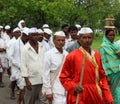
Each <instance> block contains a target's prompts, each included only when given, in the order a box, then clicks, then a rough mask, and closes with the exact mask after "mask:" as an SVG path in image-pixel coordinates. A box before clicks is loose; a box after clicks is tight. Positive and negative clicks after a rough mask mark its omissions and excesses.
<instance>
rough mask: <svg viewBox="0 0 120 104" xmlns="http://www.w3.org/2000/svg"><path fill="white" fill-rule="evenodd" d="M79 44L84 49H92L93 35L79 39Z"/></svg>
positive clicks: (82, 36) (84, 35)
mask: <svg viewBox="0 0 120 104" xmlns="http://www.w3.org/2000/svg"><path fill="white" fill-rule="evenodd" d="M79 42H80V44H81V46H82V47H84V48H90V46H91V45H92V42H93V34H92V33H90V34H83V35H81V36H80V37H79Z"/></svg>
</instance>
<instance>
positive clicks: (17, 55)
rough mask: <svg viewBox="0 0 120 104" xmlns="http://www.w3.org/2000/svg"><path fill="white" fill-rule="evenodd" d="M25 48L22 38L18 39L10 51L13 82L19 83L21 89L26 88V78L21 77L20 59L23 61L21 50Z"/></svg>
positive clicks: (11, 78)
mask: <svg viewBox="0 0 120 104" xmlns="http://www.w3.org/2000/svg"><path fill="white" fill-rule="evenodd" d="M23 47H24V44H23V42H22V40H21V38H18V39H17V40H16V41H15V42H14V44H13V45H12V46H11V50H10V51H9V55H10V59H11V63H12V66H11V76H10V80H11V81H15V80H16V81H17V85H18V87H19V88H20V89H23V87H24V84H23V83H24V78H23V77H22V75H21V71H20V59H21V50H22V48H23Z"/></svg>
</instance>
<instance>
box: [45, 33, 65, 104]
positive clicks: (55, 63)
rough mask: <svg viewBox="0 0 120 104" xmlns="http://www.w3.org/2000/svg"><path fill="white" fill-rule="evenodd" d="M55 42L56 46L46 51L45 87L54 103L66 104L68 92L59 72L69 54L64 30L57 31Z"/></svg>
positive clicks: (47, 94)
mask: <svg viewBox="0 0 120 104" xmlns="http://www.w3.org/2000/svg"><path fill="white" fill-rule="evenodd" d="M53 42H54V44H55V47H54V48H52V49H51V50H49V51H48V52H46V53H45V59H44V66H43V68H44V74H43V89H44V90H45V93H46V96H47V98H48V100H49V101H50V102H52V104H66V92H65V89H64V88H63V87H62V85H61V83H60V81H59V73H60V71H61V67H62V64H63V62H64V59H65V57H66V55H67V52H66V51H65V50H63V46H64V44H65V34H64V32H63V31H59V32H56V33H55V35H54V37H53Z"/></svg>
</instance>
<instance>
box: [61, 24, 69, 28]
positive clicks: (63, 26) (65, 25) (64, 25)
mask: <svg viewBox="0 0 120 104" xmlns="http://www.w3.org/2000/svg"><path fill="white" fill-rule="evenodd" d="M67 26H69V25H68V24H63V25H62V26H61V29H63V28H65V27H67Z"/></svg>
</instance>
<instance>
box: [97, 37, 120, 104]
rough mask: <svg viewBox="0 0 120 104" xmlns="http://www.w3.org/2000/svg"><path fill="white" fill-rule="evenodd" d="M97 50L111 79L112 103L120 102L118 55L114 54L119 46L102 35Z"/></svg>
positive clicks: (118, 103)
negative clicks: (98, 49) (101, 40)
mask: <svg viewBox="0 0 120 104" xmlns="http://www.w3.org/2000/svg"><path fill="white" fill-rule="evenodd" d="M99 52H100V54H101V59H102V65H103V68H104V70H105V74H106V75H107V76H109V78H110V80H111V83H110V84H109V87H110V90H111V93H112V95H113V98H114V104H120V96H119V95H120V68H119V65H120V57H119V56H118V55H117V54H116V53H117V52H120V47H119V46H118V44H117V43H116V42H113V43H111V42H110V41H109V40H108V39H107V38H106V37H105V36H104V37H103V42H102V44H101V47H100V51H99Z"/></svg>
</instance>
